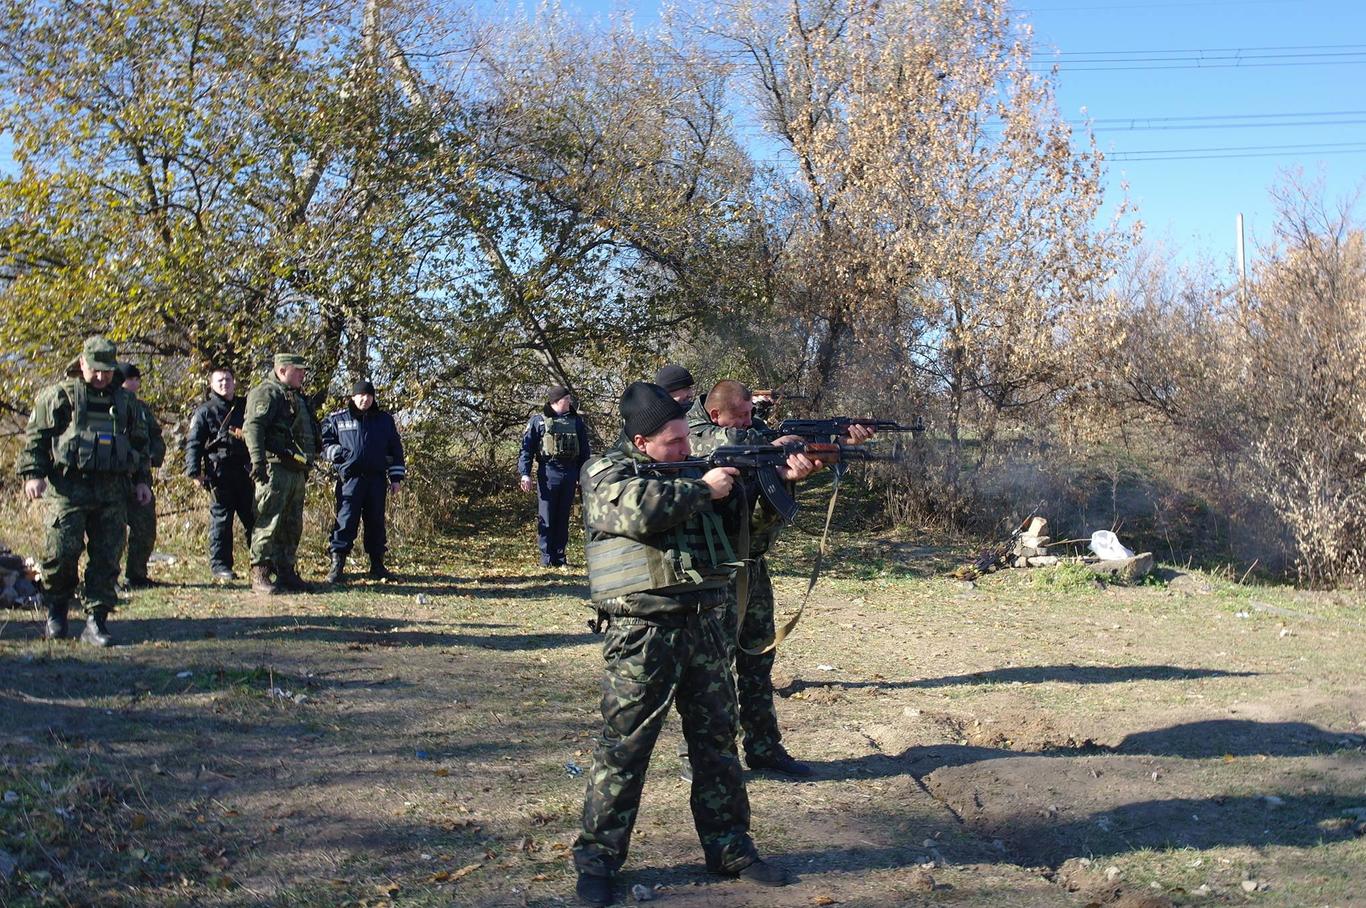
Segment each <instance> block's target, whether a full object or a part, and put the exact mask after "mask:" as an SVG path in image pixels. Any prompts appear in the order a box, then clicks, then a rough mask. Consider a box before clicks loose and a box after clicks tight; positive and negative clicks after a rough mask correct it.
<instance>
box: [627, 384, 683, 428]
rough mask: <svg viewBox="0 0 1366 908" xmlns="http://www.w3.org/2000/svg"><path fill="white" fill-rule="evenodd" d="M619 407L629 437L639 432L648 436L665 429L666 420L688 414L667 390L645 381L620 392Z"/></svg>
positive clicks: (681, 417)
mask: <svg viewBox="0 0 1366 908" xmlns="http://www.w3.org/2000/svg"><path fill="white" fill-rule="evenodd" d="M620 409H621V422H622V426H621V427H622V429H623V430H624V431H625V432H626V437H627V438H635V437H636V436H637V435H644V436H645V437H646V438H649V437H650V436H651V435H653V434H655V433H656V432H658V431H659V430H660V429H662V428H664V424H665V423H667V422H669V421H671V420H675V419H683V418H684V417H686V416H687V415H688V411H687V410H684V409H683V408H682V407H681V406H679V404H678V402H677V401H676V400H674V399H673V398H672V397H670V396H669V392H668V391H665V390H664V389H663V388H661V387H660V386H659V385H652V384H650V383H649V382H646V381H637V382H631V384H630V385H629V386H628V387H627V388H626V392H625V393H624V394H622V395H621V406H620Z"/></svg>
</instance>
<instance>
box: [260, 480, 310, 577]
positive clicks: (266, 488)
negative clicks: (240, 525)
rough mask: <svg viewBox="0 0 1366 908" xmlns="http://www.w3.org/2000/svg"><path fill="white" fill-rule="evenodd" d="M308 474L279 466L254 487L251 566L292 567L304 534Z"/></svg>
mask: <svg viewBox="0 0 1366 908" xmlns="http://www.w3.org/2000/svg"><path fill="white" fill-rule="evenodd" d="M307 481H308V474H307V473H303V472H296V471H294V470H290V469H288V468H286V467H282V466H280V465H279V464H275V463H272V464H271V465H270V478H269V479H268V480H266V481H265V482H258V483H256V525H255V526H254V527H253V528H252V531H251V563H252V564H270V565H273V566H275V567H277V568H278V567H279V566H280V565H285V566H292V565H293V564H294V563H295V561H296V559H297V557H298V551H299V540H300V539H301V538H302V537H303V533H304V488H305V486H306V485H307Z"/></svg>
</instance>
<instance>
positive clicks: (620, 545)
mask: <svg viewBox="0 0 1366 908" xmlns="http://www.w3.org/2000/svg"><path fill="white" fill-rule="evenodd" d="M620 412H621V417H622V434H621V437H620V439H619V440H618V442H617V444H616V446H615V447H613V448H611V449H610V450H608V452H607V453H606V454H604V455H603V456H602V457H599V458H597V459H595V460H591V461H589V462H588V463H587V464H585V465H584V468H583V474H582V482H583V507H584V522H585V524H586V526H587V529H588V539H587V543H586V554H587V560H588V582H589V587H590V590H591V595H592V597H593V602H594V604H595V605H596V606H597V608H598V614H599V617H600V620H604V621H606V622H607V625H608V626H607V631H606V639H605V640H604V641H603V658H604V659H605V660H606V663H607V665H606V668H605V671H604V674H603V696H602V718H603V726H602V734H601V737H600V738H599V740H598V744H597V747H596V749H595V750H594V752H593V768H592V770H591V771H590V772H589V776H588V791H587V797H586V800H585V803H584V808H583V831H582V832H581V833H580V834H579V837H578V839H577V841H576V842H575V843H574V863H575V866H576V867H577V868H578V871H579V879H578V886H577V893H578V896H579V898H580V899H581V900H582V901H583V902H585V903H586V904H589V905H607V904H610V903H611V902H612V900H613V891H612V890H613V878H614V877H615V875H616V874H617V872H618V871H619V870H620V868H621V866H622V864H623V863H624V862H625V860H626V854H627V849H628V847H629V845H630V841H631V831H632V828H633V827H634V825H635V819H636V813H637V811H638V810H639V807H640V796H641V791H642V789H643V788H644V784H645V769H646V767H647V766H648V765H649V761H650V753H651V751H652V750H653V749H654V745H655V741H656V740H657V739H658V737H659V730H660V727H661V726H662V725H663V723H664V719H665V717H666V716H667V715H668V712H669V707H670V706H671V705H672V704H673V703H674V702H675V701H676V702H677V706H678V711H679V714H680V715H681V717H682V719H683V734H684V735H685V736H686V737H687V739H688V743H689V745H690V750H691V754H692V765H693V769H694V778H695V781H694V782H693V786H692V800H691V806H692V814H693V822H694V825H695V826H696V827H697V834H698V838H699V839H700V840H701V842H702V850H703V853H704V854H705V856H706V864H707V869H708V870H709V871H711V872H713V873H718V874H723V875H727V876H739V877H741V878H743V879H746V880H749V881H751V882H755V883H759V884H762V885H767V886H781V885H784V884H786V883H787V882H789V878H788V876H787V874H786V873H785V872H784V871H782V870H781V869H779V868H777V867H774V866H773V865H771V864H767V863H765V862H764V861H763V860H761V859H760V858H759V856H758V852H757V850H756V849H755V847H754V842H753V840H752V839H751V838H750V835H749V797H748V795H747V794H746V792H745V783H744V777H743V774H742V772H741V769H740V760H739V756H738V755H737V753H736V750H735V732H736V716H735V693H734V690H735V688H734V681H733V679H732V678H731V671H730V656H729V652H728V644H727V642H726V639H725V638H726V632H725V630H724V628H723V627H722V624H721V621H720V619H719V617H718V609H719V607H721V606H723V605H724V604H725V602H726V598H727V592H726V590H727V587H728V586H729V585H730V581H731V574H732V571H733V567H734V558H733V555H730V554H723V553H726V552H729V550H730V545H729V542H728V541H727V539H726V533H725V529H724V528H723V527H722V525H721V520H720V517H719V516H718V515H720V514H723V513H726V512H728V511H729V510H733V509H734V508H735V504H734V502H733V501H732V500H731V499H730V495H731V489H732V486H733V485H734V484H735V476H736V473H737V471H736V470H734V469H733V468H729V467H723V468H717V469H712V470H708V471H707V472H705V473H701V472H700V471H697V473H696V474H685V475H678V476H674V475H670V476H664V475H660V474H655V473H650V472H648V471H645V472H642V471H641V470H640V469H639V467H640V465H642V464H645V463H649V462H652V461H660V462H677V461H680V460H683V459H684V458H686V457H687V456H688V450H689V449H688V423H687V420H686V418H685V417H686V413H685V411H684V409H683V407H682V406H680V405H679V404H678V403H677V402H675V401H674V400H673V399H672V398H670V397H669V395H668V393H667V392H666V391H665V390H664V389H663V388H661V387H659V386H658V385H653V384H648V383H646V382H635V383H634V384H632V385H631V386H630V387H628V388H627V389H626V392H625V393H624V394H623V395H622V397H621V403H620ZM803 461H805V458H801V457H800V455H798V457H797V458H796V459H795V460H794V462H793V464H792V466H793V467H801V468H803V469H809V468H810V467H811V464H810V463H809V462H806V463H805V466H804V467H803V466H802V462H803ZM699 474H700V475H699Z"/></svg>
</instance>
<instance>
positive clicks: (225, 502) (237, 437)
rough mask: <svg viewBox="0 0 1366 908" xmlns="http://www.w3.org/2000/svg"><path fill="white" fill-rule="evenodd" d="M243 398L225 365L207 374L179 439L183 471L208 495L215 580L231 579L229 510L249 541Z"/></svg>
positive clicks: (250, 494) (251, 492)
mask: <svg viewBox="0 0 1366 908" xmlns="http://www.w3.org/2000/svg"><path fill="white" fill-rule="evenodd" d="M245 416H246V400H245V399H244V398H241V397H238V396H237V378H236V376H234V375H233V373H232V370H231V369H229V368H227V367H226V366H220V367H219V368H217V369H214V370H213V372H212V373H211V374H210V375H209V394H208V398H207V399H206V400H205V401H204V403H202V404H200V406H199V408H198V409H197V410H195V411H194V415H193V416H191V417H190V435H189V439H188V440H187V441H186V442H185V475H186V476H189V477H190V478H191V479H193V480H194V481H195V482H197V483H199V485H200V486H201V487H203V488H204V489H207V490H208V492H209V495H210V496H212V500H211V503H210V504H209V570H210V571H212V572H213V577H214V579H215V580H236V579H237V574H236V573H235V572H234V571H233V569H232V566H233V557H232V519H233V516H234V515H235V516H236V517H237V521H238V523H240V524H241V525H242V532H243V533H245V534H246V539H247V544H248V546H250V544H251V530H252V527H253V526H255V523H256V519H255V513H254V511H255V502H254V501H253V499H254V497H255V489H254V488H253V486H252V481H251V457H250V456H248V454H247V445H246V442H244V441H243V440H242V423H243V420H244V418H245Z"/></svg>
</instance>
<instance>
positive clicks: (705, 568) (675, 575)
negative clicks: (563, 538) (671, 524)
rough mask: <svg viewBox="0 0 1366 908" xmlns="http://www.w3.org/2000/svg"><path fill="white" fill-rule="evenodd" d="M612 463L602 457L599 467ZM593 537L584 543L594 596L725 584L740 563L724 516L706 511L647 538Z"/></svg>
mask: <svg viewBox="0 0 1366 908" xmlns="http://www.w3.org/2000/svg"><path fill="white" fill-rule="evenodd" d="M611 466H612V464H611V463H610V462H609V461H607V460H605V459H604V460H603V461H601V462H600V465H599V468H600V469H607V468H609V467H611ZM589 535H590V538H589V539H588V541H587V542H586V543H585V544H584V557H585V561H587V563H588V591H589V596H590V597H591V598H592V599H593V601H595V602H601V601H603V600H605V599H612V598H615V597H618V596H625V595H627V594H629V593H644V592H652V593H657V594H660V595H665V596H667V595H670V594H674V593H681V592H686V591H689V590H696V589H700V588H704V587H708V586H716V587H719V586H724V585H725V584H726V583H727V582H728V581H729V579H730V570H729V568H730V567H731V566H733V565H734V564H736V563H737V559H736V557H735V552H734V550H733V549H732V548H731V544H730V539H729V538H727V536H726V531H725V528H724V527H723V526H722V524H721V518H720V517H718V516H717V515H716V514H715V513H713V512H711V511H703V512H701V513H699V514H697V515H695V516H694V517H693V518H692V519H691V520H688V521H687V522H685V523H682V524H679V525H678V526H677V527H675V528H674V529H673V530H670V531H669V532H667V533H660V534H658V535H656V536H652V537H650V538H649V539H647V540H645V541H643V542H642V541H639V540H636V539H631V538H630V537H627V536H601V537H599V538H596V539H594V538H591V537H592V535H593V534H591V533H590V534H589Z"/></svg>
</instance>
